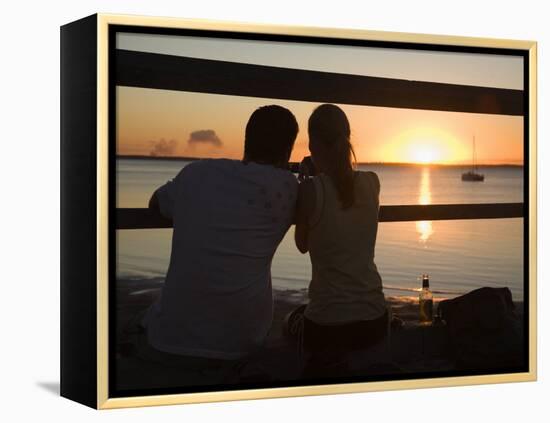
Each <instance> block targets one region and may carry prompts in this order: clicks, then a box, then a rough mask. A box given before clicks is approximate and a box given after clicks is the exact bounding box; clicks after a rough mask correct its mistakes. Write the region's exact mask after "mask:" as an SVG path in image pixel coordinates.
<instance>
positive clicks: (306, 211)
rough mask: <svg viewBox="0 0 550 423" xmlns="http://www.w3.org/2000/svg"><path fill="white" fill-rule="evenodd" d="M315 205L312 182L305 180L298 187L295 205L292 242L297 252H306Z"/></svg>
mask: <svg viewBox="0 0 550 423" xmlns="http://www.w3.org/2000/svg"><path fill="white" fill-rule="evenodd" d="M314 205H315V187H314V185H313V180H311V179H307V180H305V181H303V182H302V183H300V185H299V186H298V201H297V203H296V228H295V231H294V241H295V242H296V247H297V248H298V250H299V251H300V252H301V253H302V254H305V253H307V252H308V250H309V249H308V232H309V226H308V222H309V218H310V216H311V214H312V212H313V209H314Z"/></svg>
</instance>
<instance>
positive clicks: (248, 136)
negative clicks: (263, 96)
mask: <svg viewBox="0 0 550 423" xmlns="http://www.w3.org/2000/svg"><path fill="white" fill-rule="evenodd" d="M296 135H298V122H296V118H295V117H294V115H293V114H292V113H291V112H290V110H288V109H285V108H284V107H281V106H276V105H270V106H263V107H260V108H259V109H256V110H255V111H254V113H252V116H250V119H249V120H248V123H247V124H246V132H245V137H244V157H245V160H250V161H257V162H261V163H269V164H274V165H278V164H282V163H287V162H288V159H289V158H290V153H291V152H292V148H293V147H294V141H296Z"/></svg>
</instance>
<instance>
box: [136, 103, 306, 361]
mask: <svg viewBox="0 0 550 423" xmlns="http://www.w3.org/2000/svg"><path fill="white" fill-rule="evenodd" d="M297 133H298V124H297V122H296V119H295V117H294V115H293V114H292V113H291V112H290V111H288V110H287V109H285V108H283V107H280V106H274V105H273V106H264V107H261V108H259V109H257V110H256V111H255V112H254V113H253V114H252V116H251V117H250V120H249V122H248V124H247V127H246V133H245V147H244V159H243V160H242V161H238V160H228V159H207V160H199V161H196V162H193V163H191V164H189V165H187V166H186V167H184V168H183V169H182V170H181V172H180V173H179V174H178V175H177V176H176V177H175V178H174V179H173V180H172V181H169V182H167V183H166V184H165V185H163V186H161V187H160V188H159V189H158V190H157V191H156V192H155V193H154V194H153V196H152V198H151V201H150V204H149V207H150V209H153V210H158V211H159V212H160V213H161V214H162V215H163V216H165V217H167V218H170V219H172V221H173V225H174V232H173V236H172V252H171V257H170V266H169V269H168V273H167V275H166V280H165V284H164V287H163V289H162V294H161V297H160V299H159V300H158V301H157V302H155V303H154V304H153V305H152V306H151V307H150V309H149V310H148V312H147V314H146V315H145V317H144V319H143V321H142V324H143V326H145V327H146V328H147V339H148V342H149V344H150V345H151V346H152V347H153V348H154V349H155V350H160V351H162V352H165V353H170V354H176V355H181V356H187V357H194V358H196V357H200V358H205V359H211V360H219V361H228V362H232V361H238V360H241V359H243V358H244V357H247V356H249V355H251V354H253V353H254V352H256V351H257V350H258V349H259V348H261V346H262V344H263V342H264V341H265V339H266V337H267V335H268V332H269V329H270V327H271V323H272V317H273V298H272V289H271V260H272V258H273V255H274V253H275V250H276V248H277V246H278V245H279V243H280V242H281V240H282V239H283V236H284V235H285V233H286V232H287V230H288V229H289V227H290V225H291V224H292V221H293V218H294V213H295V203H296V198H297V187H298V184H297V181H296V178H295V177H294V175H293V174H292V173H291V172H290V171H289V170H288V161H289V158H290V153H291V151H292V148H293V146H294V141H295V139H296V135H297Z"/></svg>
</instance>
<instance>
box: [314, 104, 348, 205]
mask: <svg viewBox="0 0 550 423" xmlns="http://www.w3.org/2000/svg"><path fill="white" fill-rule="evenodd" d="M308 133H309V138H310V139H312V140H314V142H319V143H320V144H322V145H323V146H324V148H325V150H327V151H328V152H329V153H330V157H331V161H330V162H329V163H328V166H329V169H327V174H328V176H329V177H330V178H331V179H332V181H333V182H334V185H335V186H336V190H337V191H338V196H339V197H340V201H341V202H342V206H343V208H344V209H347V208H349V207H351V206H353V204H354V203H355V193H354V189H353V179H354V176H353V175H354V173H353V169H354V166H355V152H354V151H353V146H352V145H351V142H350V136H351V130H350V125H349V121H348V118H347V116H346V114H345V113H344V111H343V110H342V109H340V108H339V107H338V106H335V105H334V104H322V105H320V106H319V107H317V108H316V109H315V110H314V111H313V113H312V114H311V116H310V117H309V121H308Z"/></svg>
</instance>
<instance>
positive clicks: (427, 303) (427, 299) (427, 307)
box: [419, 274, 434, 324]
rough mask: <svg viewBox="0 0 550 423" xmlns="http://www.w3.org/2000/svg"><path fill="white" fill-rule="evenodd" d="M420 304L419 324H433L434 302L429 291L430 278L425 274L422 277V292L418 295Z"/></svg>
mask: <svg viewBox="0 0 550 423" xmlns="http://www.w3.org/2000/svg"><path fill="white" fill-rule="evenodd" d="M419 304H420V323H422V324H431V323H432V322H433V309H434V300H433V294H432V291H430V277H429V276H428V275H427V274H423V275H422V290H421V291H420V295H419Z"/></svg>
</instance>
